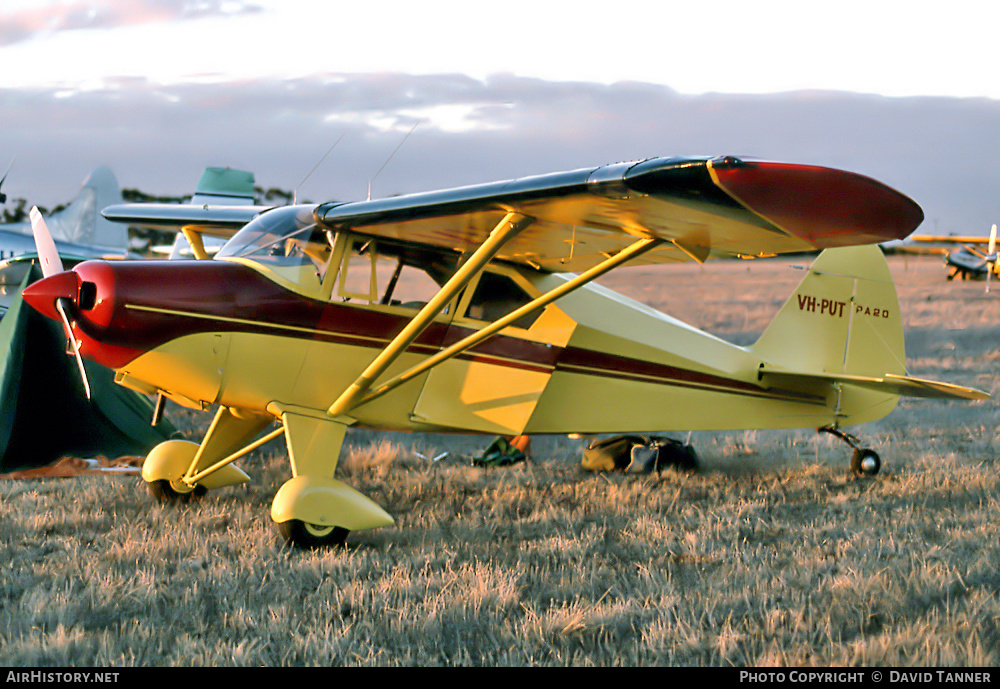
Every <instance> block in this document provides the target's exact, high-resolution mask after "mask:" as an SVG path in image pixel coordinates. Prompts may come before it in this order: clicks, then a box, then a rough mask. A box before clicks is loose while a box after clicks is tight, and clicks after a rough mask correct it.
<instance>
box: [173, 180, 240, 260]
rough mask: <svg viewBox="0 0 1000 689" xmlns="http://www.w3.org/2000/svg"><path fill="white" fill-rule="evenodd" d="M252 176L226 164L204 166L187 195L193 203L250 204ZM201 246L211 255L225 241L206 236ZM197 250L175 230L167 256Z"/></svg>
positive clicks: (186, 254)
mask: <svg viewBox="0 0 1000 689" xmlns="http://www.w3.org/2000/svg"><path fill="white" fill-rule="evenodd" d="M254 193H255V191H254V175H253V173H252V172H246V171H243V170H233V169H231V168H228V167H207V168H205V172H203V173H202V175H201V179H200V180H199V181H198V188H197V189H195V192H194V196H192V197H191V205H194V206H206V205H207V206H252V205H254V203H255V201H254ZM195 241H198V240H195ZM201 242H202V247H203V248H204V249H205V252H206V253H208V254H215V253H216V252H217V251H218V250H219V249H221V248H222V245H223V244H225V241H223V240H220V239H217V238H213V237H209V238H205V237H202V238H201ZM196 255H197V252H195V250H194V249H193V248H192V247H191V242H190V241H189V240H188V238H187V237H186V236H185V235H184V234H183V233H180V232H178V233H177V237H176V238H175V239H174V244H173V246H172V247H171V248H170V258H171V259H179V258H193V257H194V256H196Z"/></svg>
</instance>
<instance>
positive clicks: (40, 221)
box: [28, 206, 63, 277]
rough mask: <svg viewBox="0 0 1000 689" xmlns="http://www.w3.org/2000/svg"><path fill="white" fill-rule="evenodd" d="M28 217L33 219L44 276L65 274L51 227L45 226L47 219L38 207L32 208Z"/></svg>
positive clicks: (33, 229)
mask: <svg viewBox="0 0 1000 689" xmlns="http://www.w3.org/2000/svg"><path fill="white" fill-rule="evenodd" d="M28 216H29V217H30V218H31V231H32V232H33V233H34V235H35V249H36V250H37V251H38V260H39V261H41V264H42V275H44V276H45V277H51V276H53V275H56V274H58V273H61V272H63V265H62V259H60V258H59V250H58V249H56V242H55V240H54V239H52V233H51V232H49V226H48V225H46V224H45V218H43V217H42V214H41V213H40V212H39V211H38V206H32V207H31V212H30V213H28Z"/></svg>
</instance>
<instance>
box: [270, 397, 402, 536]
mask: <svg viewBox="0 0 1000 689" xmlns="http://www.w3.org/2000/svg"><path fill="white" fill-rule="evenodd" d="M281 421H282V423H283V424H284V429H285V442H286V444H287V445H288V457H289V459H290V460H291V463H292V478H291V479H289V480H288V481H286V482H285V483H284V484H283V485H282V486H281V488H280V489H279V490H278V494H277V495H275V496H274V502H273V503H272V504H271V519H272V520H274V522H275V524H277V527H278V532H279V533H280V534H281V535H282V536H283V537H284V538H285V540H286V541H288V542H289V543H291V544H292V545H296V546H301V547H306V548H315V547H320V546H330V545H340V544H342V543H343V542H344V539H346V538H347V534H348V533H350V532H351V531H360V530H362V529H374V528H377V527H380V526H390V525H392V524H393V523H394V522H393V519H392V517H390V516H389V515H388V514H387V513H386V512H385V510H383V509H382V508H381V507H379V506H378V505H376V504H375V503H374V502H372V501H371V500H369V499H368V498H367V497H365V496H364V495H362V494H361V493H359V492H358V491H356V490H354V489H353V488H351V487H350V486H348V485H346V484H344V483H341V482H340V481H337V480H336V479H334V478H333V472H334V470H335V469H336V468H337V459H338V457H339V455H340V448H341V445H342V444H343V442H344V435H345V433H346V432H347V426H345V425H344V424H342V423H338V422H336V421H331V420H329V419H326V418H322V417H317V416H311V415H307V414H297V413H291V412H288V411H285V410H283V411H282V412H281Z"/></svg>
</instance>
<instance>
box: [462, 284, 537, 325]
mask: <svg viewBox="0 0 1000 689" xmlns="http://www.w3.org/2000/svg"><path fill="white" fill-rule="evenodd" d="M531 300H532V296H531V295H530V294H528V292H527V291H525V290H524V289H523V288H522V287H521V286H520V285H518V284H517V283H516V282H515V281H514V280H513V279H512V278H511V277H509V276H507V275H502V274H500V273H490V272H484V273H483V274H482V275H481V276H480V278H479V282H478V284H477V285H476V288H475V291H474V292H473V293H472V298H471V299H470V300H469V305H468V308H467V309H466V311H465V315H466V317H467V318H472V319H474V320H478V321H488V322H491V323H492V322H493V321H496V320H498V319H500V318H502V317H504V316H506V315H507V314H508V313H510V312H512V311H514V310H515V309H517V308H520V307H521V306H524V305H525V304H527V303H528V302H530V301H531ZM540 315H542V309H540V308H539V309H536V310H534V311H532V312H530V313H528V314H526V315H524V316H521V317H520V318H518V319H517V320H516V321H514V322H513V323H512V324H511V325H513V326H514V327H516V328H524V329H528V328H530V327H531V325H532V324H533V323H534V322H535V321H536V320H537V319H538V317H539V316H540Z"/></svg>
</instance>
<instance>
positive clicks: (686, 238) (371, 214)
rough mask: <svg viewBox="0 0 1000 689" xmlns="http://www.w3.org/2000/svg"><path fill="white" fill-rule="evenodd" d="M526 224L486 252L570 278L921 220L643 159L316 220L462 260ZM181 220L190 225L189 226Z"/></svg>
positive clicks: (898, 197)
mask: <svg viewBox="0 0 1000 689" xmlns="http://www.w3.org/2000/svg"><path fill="white" fill-rule="evenodd" d="M509 213H514V214H516V215H518V216H520V217H524V218H526V219H527V220H528V224H527V226H526V228H525V229H524V230H523V231H521V232H519V233H518V235H517V236H516V237H514V238H512V239H510V240H509V241H508V242H507V243H506V244H505V245H504V247H503V248H502V249H501V250H500V252H499V253H498V254H497V258H499V259H501V260H506V261H511V262H515V263H521V264H526V265H530V266H533V267H535V268H538V269H542V270H547V271H573V272H578V271H582V270H586V269H588V268H591V267H593V266H594V265H597V264H598V263H600V262H601V261H603V260H604V259H606V258H607V257H608V256H610V255H613V254H615V253H617V252H618V251H621V250H622V249H624V248H625V247H626V246H628V245H630V244H632V243H633V242H634V241H636V240H637V239H641V238H644V237H645V238H651V239H658V240H661V241H663V242H664V243H663V244H662V245H661V246H660V247H659V248H657V249H655V250H653V251H649V252H647V253H646V254H645V255H644V256H642V257H641V258H639V259H636V260H635V261H634V263H635V264H640V263H663V262H671V261H687V260H697V261H699V262H701V261H704V260H706V259H707V258H709V257H710V256H729V257H747V258H750V257H757V256H772V255H775V254H781V253H790V252H799V251H813V250H817V249H824V248H829V247H836V246H849V245H856V244H870V243H877V242H883V241H888V240H892V239H902V238H903V237H906V236H907V235H909V234H910V233H911V232H912V231H913V230H914V229H916V227H917V226H918V225H919V224H920V223H921V222H922V221H923V211H922V210H921V209H920V207H919V206H918V205H917V204H916V203H915V202H913V201H912V200H911V199H909V198H908V197H906V196H904V195H902V194H900V193H899V192H897V191H895V190H893V189H890V188H889V187H887V186H885V185H883V184H881V183H879V182H877V181H875V180H872V179H870V178H868V177H864V176H861V175H857V174H854V173H849V172H844V171H841V170H834V169H830V168H823V167H815V166H805V165H791V164H786V163H775V162H746V161H742V160H739V159H736V158H732V157H725V158H711V159H709V158H697V159H695V158H651V159H647V160H644V161H638V162H629V163H617V164H612V165H606V166H603V167H598V168H588V169H581V170H575V171H570V172H561V173H554V174H549V175H542V176H537V177H527V178H522V179H517V180H511V181H506V182H494V183H489V184H481V185H475V186H469V187H461V188H456V189H448V190H443V191H433V192H425V193H417V194H411V195H406V196H397V197H392V198H386V199H378V200H371V201H359V202H352V203H325V204H321V205H319V206H317V208H316V210H315V217H316V220H317V221H318V222H319V223H320V224H321V225H323V226H325V227H327V228H330V229H332V230H338V229H345V230H351V231H353V232H357V233H361V234H366V235H370V236H373V237H376V238H379V239H380V240H383V241H388V242H399V243H404V244H410V243H417V244H424V245H430V246H434V247H439V248H444V249H449V250H454V251H458V252H466V251H470V250H473V249H475V248H476V247H478V246H480V245H482V244H483V242H484V241H485V240H486V238H487V237H488V236H489V234H490V232H491V231H492V230H493V228H494V227H496V226H497V224H498V222H500V221H501V220H502V219H503V218H504V216H505V215H507V214H509ZM191 221H192V222H194V221H195V219H192V220H191Z"/></svg>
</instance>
